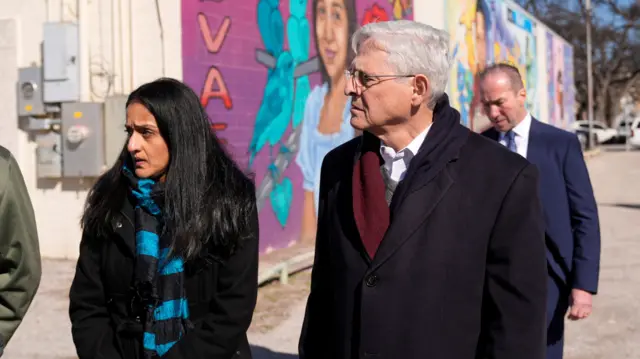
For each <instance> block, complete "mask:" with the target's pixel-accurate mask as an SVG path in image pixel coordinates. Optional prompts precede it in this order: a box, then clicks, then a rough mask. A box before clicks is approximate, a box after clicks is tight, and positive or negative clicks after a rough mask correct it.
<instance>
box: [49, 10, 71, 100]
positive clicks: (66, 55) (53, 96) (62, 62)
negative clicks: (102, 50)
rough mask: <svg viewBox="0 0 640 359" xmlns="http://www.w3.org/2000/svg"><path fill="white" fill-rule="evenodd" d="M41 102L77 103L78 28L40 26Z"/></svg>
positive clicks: (53, 24)
mask: <svg viewBox="0 0 640 359" xmlns="http://www.w3.org/2000/svg"><path fill="white" fill-rule="evenodd" d="M43 31H44V33H43V39H44V40H43V46H42V59H43V82H44V97H43V98H44V102H45V103H59V102H73V101H79V100H80V58H79V56H80V45H79V32H78V25H77V24H71V23H61V22H48V23H45V24H44V26H43Z"/></svg>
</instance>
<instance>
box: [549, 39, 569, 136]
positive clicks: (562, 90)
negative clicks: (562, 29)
mask: <svg viewBox="0 0 640 359" xmlns="http://www.w3.org/2000/svg"><path fill="white" fill-rule="evenodd" d="M546 40H547V41H546V42H547V49H546V50H547V78H548V79H549V83H548V90H547V95H548V100H547V101H548V102H547V103H548V106H549V123H550V124H552V125H554V126H556V127H560V128H564V129H569V128H571V125H572V123H573V122H574V121H575V118H574V111H575V110H574V104H575V103H574V101H575V92H574V91H575V89H574V87H573V83H574V82H573V81H574V79H573V48H572V47H571V46H569V45H568V44H567V43H566V42H565V41H564V40H563V39H562V38H560V37H558V36H556V35H555V34H553V33H551V32H547V33H546Z"/></svg>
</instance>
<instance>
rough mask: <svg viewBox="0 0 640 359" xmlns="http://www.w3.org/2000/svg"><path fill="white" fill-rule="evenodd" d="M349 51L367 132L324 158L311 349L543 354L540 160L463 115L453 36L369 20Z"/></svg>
mask: <svg viewBox="0 0 640 359" xmlns="http://www.w3.org/2000/svg"><path fill="white" fill-rule="evenodd" d="M352 46H353V49H354V51H355V53H356V56H355V59H354V60H353V63H352V65H351V66H350V68H349V70H348V73H347V75H348V81H347V85H346V88H345V93H346V94H347V95H349V96H351V116H352V117H351V124H352V126H353V127H354V128H356V129H357V130H361V131H363V134H362V136H359V137H357V138H355V139H353V140H351V141H349V142H347V143H345V144H343V145H341V146H340V147H338V148H336V149H334V150H333V151H331V152H329V153H328V154H327V156H326V157H325V159H324V162H323V165H322V174H321V181H320V197H319V208H318V209H319V212H318V232H317V238H316V254H315V262H314V268H313V273H312V279H311V293H310V295H309V299H308V303H307V310H306V314H305V320H304V324H303V329H302V333H301V337H300V347H299V351H300V358H301V359H315V358H318V359H329V358H330V359H347V358H349V359H351V358H376V359H383V358H384V359H411V358H416V359H417V358H420V359H422V358H429V359H475V358H491V359H516V358H517V359H541V358H544V355H545V323H546V319H545V315H546V312H545V309H546V308H545V305H546V281H547V277H546V275H547V274H546V273H547V270H546V265H547V264H546V257H545V244H544V221H543V215H542V209H541V205H540V201H539V199H538V172H537V170H536V168H535V166H533V165H531V164H530V163H529V162H527V161H526V160H525V159H524V158H522V157H521V156H519V155H517V154H515V153H512V152H510V151H508V150H507V149H505V148H504V147H503V146H500V145H498V144H497V143H495V142H492V141H490V140H488V139H486V138H483V137H482V136H481V135H479V134H476V133H473V132H471V131H469V130H468V129H467V128H465V127H464V126H462V125H461V124H460V114H459V113H458V111H456V110H455V109H453V108H452V107H450V105H449V100H448V97H447V95H446V94H445V92H444V91H445V87H446V84H447V79H448V74H449V68H450V65H451V57H450V53H449V36H448V34H447V33H446V32H444V31H441V30H437V29H434V28H432V27H430V26H428V25H424V24H420V23H417V22H413V21H406V20H401V21H390V22H381V23H372V24H368V25H366V26H364V27H362V28H361V29H359V30H358V31H357V32H356V33H355V34H354V35H353V38H352Z"/></svg>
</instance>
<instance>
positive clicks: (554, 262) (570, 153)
mask: <svg viewBox="0 0 640 359" xmlns="http://www.w3.org/2000/svg"><path fill="white" fill-rule="evenodd" d="M483 134H484V135H485V136H487V137H489V138H491V139H494V140H496V141H497V140H498V139H499V132H498V131H496V130H495V129H493V128H491V129H489V130H487V131H485V132H484V133H483ZM527 159H528V160H529V162H531V163H533V164H534V165H536V167H537V168H538V171H539V172H540V199H541V201H542V207H543V211H544V217H545V223H546V237H547V238H546V242H547V259H548V263H549V268H550V269H551V272H552V273H553V274H554V275H555V276H556V277H557V278H558V279H559V280H560V281H561V283H562V284H564V285H565V287H568V288H578V289H582V290H585V291H588V292H591V293H594V294H595V293H596V292H597V290H598V276H599V271H600V225H599V222H598V207H597V205H596V201H595V197H594V195H593V188H592V187H591V181H590V179H589V172H588V170H587V166H586V164H585V161H584V156H583V154H582V149H581V147H580V142H579V141H578V138H577V137H576V136H575V135H574V134H573V133H570V132H567V131H564V130H561V129H559V128H556V127H553V126H550V125H547V124H545V123H542V122H540V121H538V120H536V119H532V121H531V128H530V130H529V144H528V148H527Z"/></svg>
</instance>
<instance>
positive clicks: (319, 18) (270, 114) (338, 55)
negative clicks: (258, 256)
mask: <svg viewBox="0 0 640 359" xmlns="http://www.w3.org/2000/svg"><path fill="white" fill-rule="evenodd" d="M412 8H413V7H412V0H255V1H232V0H208V1H207V0H182V51H183V53H182V61H183V79H184V81H185V83H187V84H188V85H189V86H191V87H192V88H193V89H194V90H196V91H197V92H198V93H199V94H200V97H201V102H202V104H203V105H204V106H205V108H206V110H207V113H208V115H209V116H210V120H211V122H212V127H213V128H214V129H215V130H216V131H217V133H218V136H219V137H220V138H221V139H222V140H223V141H224V142H225V144H226V145H227V147H228V148H229V149H230V151H231V152H232V153H233V155H234V156H235V158H236V159H237V160H238V161H239V162H240V163H242V164H243V166H245V167H246V168H248V169H249V170H250V171H251V172H253V173H254V174H255V178H256V186H257V198H258V208H259V211H260V237H261V243H260V249H261V252H263V253H264V252H268V251H271V250H273V249H277V248H282V247H286V246H289V245H291V244H293V243H295V242H296V241H298V240H301V239H312V238H313V237H314V236H315V230H316V217H317V205H318V192H319V178H320V177H319V176H320V166H321V164H322V159H323V157H324V155H325V154H326V153H327V152H328V151H329V150H331V149H333V148H334V147H336V146H338V145H340V144H342V143H344V142H346V141H348V140H349V139H351V138H353V137H354V136H355V133H354V130H353V128H352V127H351V125H350V124H349V110H350V108H349V101H348V98H347V97H346V96H345V95H344V91H343V89H344V84H345V77H344V70H345V69H346V68H347V66H348V64H349V62H350V61H351V58H352V56H353V55H352V52H351V50H350V46H349V40H348V39H349V37H350V35H351V34H353V32H354V31H355V30H356V29H357V28H358V27H359V26H361V25H363V24H366V23H368V22H375V21H386V20H392V19H401V18H405V19H412V18H413V14H412Z"/></svg>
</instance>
